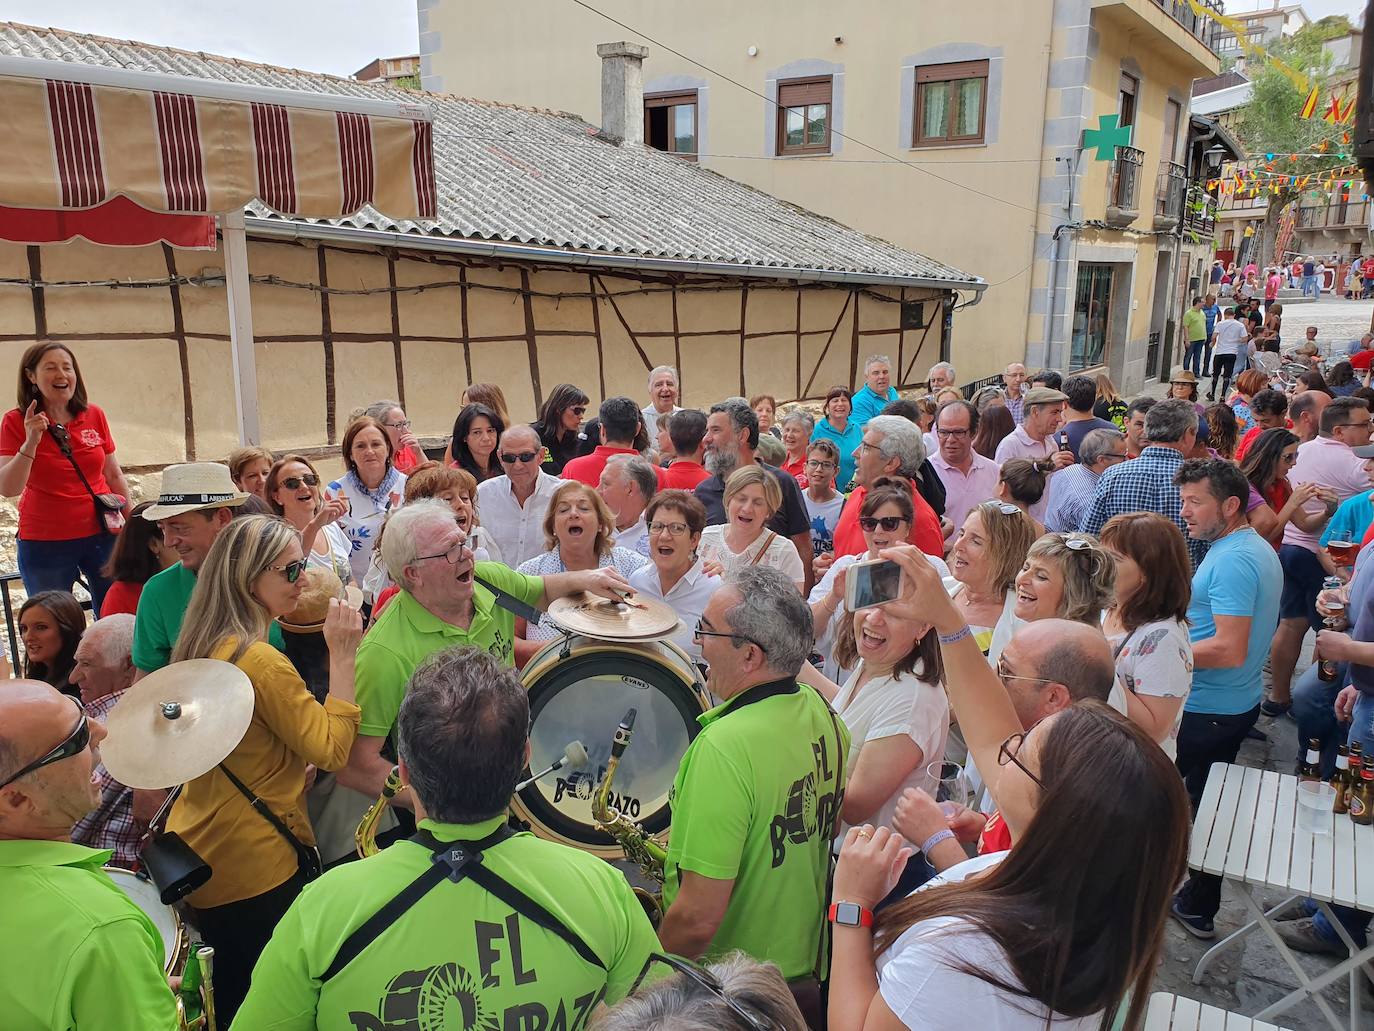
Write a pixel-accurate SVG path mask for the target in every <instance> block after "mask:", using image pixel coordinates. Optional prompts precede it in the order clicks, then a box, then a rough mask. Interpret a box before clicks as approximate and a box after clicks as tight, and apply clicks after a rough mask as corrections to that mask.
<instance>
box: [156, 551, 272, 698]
mask: <svg viewBox="0 0 1374 1031" xmlns="http://www.w3.org/2000/svg"><path fill="white" fill-rule="evenodd" d="M195 589H196V574H195V573H193V572H191V571H190V570H189V569H187V568H186V567H185V566H183V565H182V564H181V563H180V562H178V563H177V564H176V565H174V566H171V567H169V568H167V569H164V570H163V571H162V572H160V573H158V574H157V575H156V576H154V577H153V578H152V579H151V580H149V581H148V582H147V583H146V584H144V585H143V593H142V594H140V595H139V596H138V615H137V616H135V617H134V648H133V657H134V665H135V666H136V667H138V668H139V669H141V670H143V672H144V673H151V672H153V670H155V669H161V668H162V667H163V666H165V665H167V663H169V662H171V661H172V648H173V647H175V646H176V643H177V635H178V634H180V633H181V621H182V620H183V619H185V618H186V606H187V605H189V604H191V592H192V591H194V590H195ZM267 641H268V643H269V644H271V645H272V647H274V648H276V649H277V651H281V652H284V651H286V643H285V642H284V641H283V640H282V636H281V628H280V627H279V626H277V624H276V623H273V624H272V625H271V626H270V627H269V628H268V630H267Z"/></svg>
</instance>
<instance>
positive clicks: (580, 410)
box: [568, 405, 587, 415]
mask: <svg viewBox="0 0 1374 1031" xmlns="http://www.w3.org/2000/svg"><path fill="white" fill-rule="evenodd" d="M568 411H570V412H572V413H573V415H586V414H587V406H586V405H573V406H572V407H571V408H569V409H568Z"/></svg>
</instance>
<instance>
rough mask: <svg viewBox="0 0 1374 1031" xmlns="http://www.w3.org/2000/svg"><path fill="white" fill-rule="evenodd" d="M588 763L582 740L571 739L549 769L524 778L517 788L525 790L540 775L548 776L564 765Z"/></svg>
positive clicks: (579, 765) (577, 765) (575, 765)
mask: <svg viewBox="0 0 1374 1031" xmlns="http://www.w3.org/2000/svg"><path fill="white" fill-rule="evenodd" d="M586 765H587V749H586V748H584V747H583V745H582V742H581V741H570V742H568V747H567V748H565V749H563V754H562V756H560V757H559V759H558V761H557V762H555V763H554V764H553V765H552V766H550V767H548V768H547V769H543V770H540V771H539V772H538V773H536V774H535V775H534V776H533V777H530V778H529V779H527V780H522V781H521V782H520V783H519V784H517V785H515V790H516V791H524V790H525V789H526V788H527V787H529V786H530V785H531V784H533V783H534V782H535V781H536V780H538V779H539V778H540V777H547V776H548V775H549V774H550V773H552V772H553V771H554V770H561V769H562V768H563V767H564V766H574V767H582V766H586Z"/></svg>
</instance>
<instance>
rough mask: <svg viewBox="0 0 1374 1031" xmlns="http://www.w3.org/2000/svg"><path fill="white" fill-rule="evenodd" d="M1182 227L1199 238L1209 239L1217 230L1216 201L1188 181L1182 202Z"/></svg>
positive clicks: (1198, 186) (1197, 185)
mask: <svg viewBox="0 0 1374 1031" xmlns="http://www.w3.org/2000/svg"><path fill="white" fill-rule="evenodd" d="M1183 228H1184V229H1186V230H1187V231H1188V232H1190V233H1193V234H1195V235H1196V236H1197V237H1198V239H1199V240H1210V239H1212V238H1213V237H1214V236H1215V235H1216V231H1217V201H1216V198H1215V197H1213V196H1212V195H1211V194H1210V193H1208V192H1207V191H1206V190H1205V189H1203V188H1202V187H1201V186H1200V185H1199V184H1197V183H1189V184H1188V191H1187V194H1186V196H1185V199H1184V202H1183Z"/></svg>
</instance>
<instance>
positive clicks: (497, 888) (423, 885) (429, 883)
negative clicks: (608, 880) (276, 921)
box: [320, 823, 606, 984]
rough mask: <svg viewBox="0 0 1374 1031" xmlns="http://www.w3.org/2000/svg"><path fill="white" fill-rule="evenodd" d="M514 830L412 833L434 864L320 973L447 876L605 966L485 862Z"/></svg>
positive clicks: (352, 954) (347, 958) (343, 960)
mask: <svg viewBox="0 0 1374 1031" xmlns="http://www.w3.org/2000/svg"><path fill="white" fill-rule="evenodd" d="M514 833H515V832H514V831H512V830H511V829H510V827H508V826H507V825H505V824H504V823H503V824H502V825H501V826H500V827H498V828H496V830H494V831H492V832H491V833H490V834H488V835H487V836H486V837H485V838H481V839H479V840H477V841H440V840H439V839H438V838H436V837H435V836H434V835H433V834H432V833H430V832H429V831H427V830H421V831H417V832H416V833H415V834H413V835H411V838H410V840H411V841H413V842H415V843H416V844H417V845H422V846H424V847H425V848H427V849H429V851H430V867H429V869H428V870H426V871H425V872H424V873H422V874H420V876H419V877H417V878H415V880H413V881H411V882H410V883H409V884H407V885H406V886H405V887H404V888H402V889H401V890H400V892H398V893H397V894H396V895H395V896H394V897H393V898H392V899H391V901H389V902H387V903H386V904H385V905H384V906H382V908H381V909H379V910H377V912H376V913H374V914H373V915H372V916H370V917H369V918H368V919H367V920H366V921H364V922H363V923H362V925H361V926H359V927H358V929H357V930H355V931H354V932H353V933H352V934H350V935H349V936H348V937H347V938H345V939H344V943H343V945H341V946H340V947H339V951H338V952H337V953H336V954H335V956H334V961H333V962H332V963H330V964H329V969H327V970H326V971H325V972H324V974H323V975H322V976H321V977H320V983H321V984H323V983H324V982H326V981H329V980H330V979H332V978H333V977H334V976H335V975H336V974H338V973H339V972H340V971H341V970H343V969H344V967H346V966H348V964H350V963H352V962H353V960H354V959H356V958H357V957H358V955H359V954H360V953H361V952H362V951H363V950H364V949H366V948H367V947H368V946H369V945H371V944H372V943H373V942H374V941H376V940H377V938H378V937H379V936H380V935H381V934H382V933H383V932H384V931H386V930H387V928H389V927H391V925H392V924H394V923H395V922H396V921H397V920H399V919H400V918H401V917H402V915H404V914H405V913H406V912H407V911H408V910H409V909H410V908H411V907H412V906H414V905H415V904H416V903H417V902H419V901H420V900H421V899H422V898H424V897H425V896H426V895H428V894H429V893H430V891H432V890H433V889H434V888H436V887H438V886H439V885H440V884H442V883H443V882H444V881H452V882H453V883H454V884H457V883H458V882H459V881H461V880H464V879H467V880H471V881H473V882H474V883H476V884H477V885H478V886H479V887H480V888H482V889H483V890H484V891H486V892H487V893H488V894H491V895H495V896H496V897H497V898H498V899H500V900H501V901H502V902H504V903H505V904H506V905H508V906H510V908H511V909H513V910H515V912H517V913H519V914H520V915H521V916H523V917H524V918H525V919H526V920H529V921H530V922H531V923H534V924H537V925H538V926H540V927H542V928H544V930H546V931H549V932H551V933H553V934H556V935H558V937H560V938H562V939H563V940H564V941H565V942H567V943H568V944H569V945H570V946H572V949H573V951H574V952H576V953H577V954H578V955H579V956H581V957H582V958H583V959H584V960H586V961H587V962H588V963H591V964H592V965H594V966H597V967H600V968H601V969H602V970H605V969H606V964H605V963H603V962H601V958H600V957H599V956H598V955H597V954H596V953H595V952H594V951H593V950H592V948H591V946H590V945H588V944H587V943H586V941H585V940H583V938H582V936H581V935H579V934H578V933H577V932H576V931H574V930H573V929H572V928H570V927H569V926H568V925H567V924H565V923H564V922H563V921H562V920H560V919H558V917H556V916H554V915H553V914H552V913H550V912H549V911H548V910H547V909H545V908H544V907H543V906H542V905H541V904H540V903H538V902H536V901H535V900H534V899H532V898H530V897H529V896H528V895H526V894H525V892H524V891H523V890H522V889H520V888H517V887H516V886H515V885H514V884H511V883H510V881H508V880H506V879H505V878H504V877H502V876H501V875H500V874H498V873H496V872H495V871H494V870H491V869H490V868H488V867H486V866H483V865H482V853H483V851H484V850H486V849H488V848H491V847H492V846H493V845H497V844H499V843H500V842H502V841H505V840H506V839H507V838H509V837H511V836H512V835H513V834H514Z"/></svg>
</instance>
